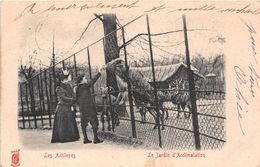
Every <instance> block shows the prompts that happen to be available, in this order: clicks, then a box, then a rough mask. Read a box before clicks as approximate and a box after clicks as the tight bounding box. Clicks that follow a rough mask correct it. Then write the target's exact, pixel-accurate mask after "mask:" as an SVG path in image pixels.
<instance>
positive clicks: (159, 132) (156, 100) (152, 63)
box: [146, 15, 162, 147]
mask: <svg viewBox="0 0 260 167" xmlns="http://www.w3.org/2000/svg"><path fill="white" fill-rule="evenodd" d="M146 22H147V31H148V39H149V48H150V55H151V65H152V74H153V83H154V89H153V91H154V96H155V105H156V106H155V107H156V113H157V120H156V122H157V125H158V136H159V146H160V147H162V137H161V127H160V111H159V106H158V95H157V85H156V80H155V72H154V61H153V49H152V39H151V32H150V25H149V17H148V15H146Z"/></svg>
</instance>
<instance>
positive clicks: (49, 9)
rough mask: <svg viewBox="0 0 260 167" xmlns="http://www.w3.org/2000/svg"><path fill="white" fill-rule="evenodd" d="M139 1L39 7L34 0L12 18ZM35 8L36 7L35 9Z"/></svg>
mask: <svg viewBox="0 0 260 167" xmlns="http://www.w3.org/2000/svg"><path fill="white" fill-rule="evenodd" d="M138 3H139V1H134V2H128V3H127V2H126V3H123V2H122V3H113V2H101V3H95V2H87V3H83V4H82V2H75V3H71V4H54V3H53V4H51V5H49V6H48V7H47V8H41V6H40V5H38V3H36V2H34V3H32V4H30V5H28V6H26V7H25V8H24V9H23V10H22V12H20V13H19V14H18V15H17V16H16V17H15V19H14V21H17V20H19V19H21V18H22V17H24V16H26V15H29V14H31V15H34V14H44V13H48V12H65V11H70V10H77V11H79V12H81V11H84V10H87V9H118V8H123V9H131V8H136V7H138V5H137V4H138ZM36 8H37V9H36Z"/></svg>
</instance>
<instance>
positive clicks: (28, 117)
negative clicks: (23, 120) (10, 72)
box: [25, 82, 31, 128]
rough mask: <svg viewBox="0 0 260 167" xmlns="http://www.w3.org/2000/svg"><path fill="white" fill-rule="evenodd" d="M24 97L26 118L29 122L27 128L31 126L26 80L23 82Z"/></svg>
mask: <svg viewBox="0 0 260 167" xmlns="http://www.w3.org/2000/svg"><path fill="white" fill-rule="evenodd" d="M25 92H26V93H25V99H26V109H27V120H28V123H29V128H31V118H30V109H29V108H30V107H29V98H28V82H26V83H25Z"/></svg>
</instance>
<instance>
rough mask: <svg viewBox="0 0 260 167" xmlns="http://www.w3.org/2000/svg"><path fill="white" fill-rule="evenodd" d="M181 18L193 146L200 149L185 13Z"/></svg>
mask: <svg viewBox="0 0 260 167" xmlns="http://www.w3.org/2000/svg"><path fill="white" fill-rule="evenodd" d="M182 19H183V29H184V40H185V48H186V49H185V50H186V63H187V66H188V78H189V91H190V100H191V108H192V125H193V130H194V138H195V146H196V149H197V150H200V148H201V145H200V136H199V135H200V134H199V124H198V113H197V104H196V92H195V84H194V77H193V71H192V70H191V67H190V53H189V44H188V36H187V26H186V18H185V15H183V16H182Z"/></svg>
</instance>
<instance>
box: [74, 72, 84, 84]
mask: <svg viewBox="0 0 260 167" xmlns="http://www.w3.org/2000/svg"><path fill="white" fill-rule="evenodd" d="M84 76H85V74H80V75H79V76H77V78H76V79H75V83H76V84H79V83H80V82H81V80H82V79H83V78H84Z"/></svg>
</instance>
